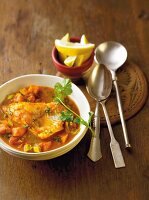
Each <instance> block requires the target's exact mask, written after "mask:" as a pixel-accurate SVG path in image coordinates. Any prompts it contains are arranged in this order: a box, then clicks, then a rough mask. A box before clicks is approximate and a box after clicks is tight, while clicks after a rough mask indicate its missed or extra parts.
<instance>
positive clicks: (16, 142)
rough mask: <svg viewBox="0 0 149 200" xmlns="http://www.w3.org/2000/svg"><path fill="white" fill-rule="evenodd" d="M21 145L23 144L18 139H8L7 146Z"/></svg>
mask: <svg viewBox="0 0 149 200" xmlns="http://www.w3.org/2000/svg"><path fill="white" fill-rule="evenodd" d="M22 143H23V141H22V140H21V139H20V138H19V137H14V136H12V137H10V139H9V144H11V145H20V144H22Z"/></svg>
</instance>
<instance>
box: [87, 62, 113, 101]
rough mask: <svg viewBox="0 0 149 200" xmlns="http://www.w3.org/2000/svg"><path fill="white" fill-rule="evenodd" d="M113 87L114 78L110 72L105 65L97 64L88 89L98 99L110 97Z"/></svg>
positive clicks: (89, 80)
mask: <svg viewBox="0 0 149 200" xmlns="http://www.w3.org/2000/svg"><path fill="white" fill-rule="evenodd" d="M111 89H112V78H111V74H110V72H109V71H108V70H107V69H106V68H105V66H104V65H96V66H95V68H94V69H93V71H92V73H91V75H90V77H89V79H88V82H87V91H88V93H89V94H90V95H91V96H92V97H93V98H94V99H95V100H97V101H103V100H105V99H107V98H108V96H109V95H110V93H111Z"/></svg>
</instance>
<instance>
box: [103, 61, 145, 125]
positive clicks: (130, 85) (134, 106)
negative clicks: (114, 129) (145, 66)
mask: <svg viewBox="0 0 149 200" xmlns="http://www.w3.org/2000/svg"><path fill="white" fill-rule="evenodd" d="M117 77H118V86H119V91H120V96H121V101H122V106H123V112H124V117H125V119H126V120H127V119H129V118H131V117H132V116H134V115H135V114H136V113H137V112H138V111H139V110H140V109H141V108H142V107H143V105H144V103H145V101H146V99H147V95H148V88H147V81H146V78H145V76H144V74H143V73H142V71H141V69H140V68H139V67H138V66H137V65H136V64H134V63H128V62H127V63H126V64H125V65H124V66H123V67H122V68H120V69H119V70H118V72H117ZM106 106H107V109H108V113H109V116H110V120H111V123H112V124H113V123H116V122H119V121H120V116H119V112H118V107H117V101H116V93H115V88H113V89H112V92H111V95H110V98H109V100H108V101H107V104H106ZM101 123H102V124H105V123H106V122H105V117H104V114H103V112H101Z"/></svg>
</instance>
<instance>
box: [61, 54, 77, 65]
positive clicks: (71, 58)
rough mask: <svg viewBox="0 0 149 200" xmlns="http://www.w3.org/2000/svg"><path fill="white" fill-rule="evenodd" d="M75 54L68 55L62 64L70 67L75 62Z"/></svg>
mask: <svg viewBox="0 0 149 200" xmlns="http://www.w3.org/2000/svg"><path fill="white" fill-rule="evenodd" d="M76 58H77V56H69V57H67V58H66V59H65V60H64V64H65V65H66V66H68V67H72V66H73V65H74V63H75V60H76Z"/></svg>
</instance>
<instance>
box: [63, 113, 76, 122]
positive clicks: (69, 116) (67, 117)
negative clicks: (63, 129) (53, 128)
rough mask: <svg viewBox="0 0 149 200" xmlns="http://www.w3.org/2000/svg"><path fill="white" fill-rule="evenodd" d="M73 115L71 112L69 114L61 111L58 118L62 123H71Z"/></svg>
mask: <svg viewBox="0 0 149 200" xmlns="http://www.w3.org/2000/svg"><path fill="white" fill-rule="evenodd" d="M73 118H74V117H73V114H72V112H70V111H69V110H67V111H62V112H61V116H60V119H61V120H62V121H67V122H72V121H73Z"/></svg>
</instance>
